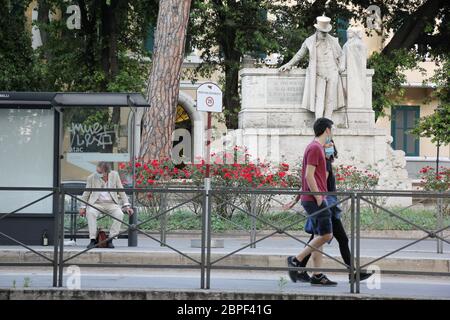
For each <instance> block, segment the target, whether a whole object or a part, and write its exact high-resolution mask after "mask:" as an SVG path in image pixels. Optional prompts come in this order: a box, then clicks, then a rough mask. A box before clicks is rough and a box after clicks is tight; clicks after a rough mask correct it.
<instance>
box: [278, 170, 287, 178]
mask: <svg viewBox="0 0 450 320" xmlns="http://www.w3.org/2000/svg"><path fill="white" fill-rule="evenodd" d="M278 176H279V177H280V178H284V177H285V176H286V172H284V171H281V172H278Z"/></svg>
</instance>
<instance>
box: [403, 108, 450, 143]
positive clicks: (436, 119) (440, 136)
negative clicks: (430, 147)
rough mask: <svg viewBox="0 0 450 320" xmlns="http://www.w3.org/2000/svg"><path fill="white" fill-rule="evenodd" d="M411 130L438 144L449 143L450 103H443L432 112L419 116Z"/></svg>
mask: <svg viewBox="0 0 450 320" xmlns="http://www.w3.org/2000/svg"><path fill="white" fill-rule="evenodd" d="M411 132H412V133H414V134H416V135H418V136H420V137H427V138H431V141H432V142H433V143H439V144H440V145H447V144H448V143H450V104H446V105H443V106H441V107H440V108H439V109H437V111H435V112H434V113H433V114H431V115H429V116H426V117H423V118H421V119H420V121H419V123H418V125H417V126H416V127H415V128H414V129H413V130H412V131H411Z"/></svg>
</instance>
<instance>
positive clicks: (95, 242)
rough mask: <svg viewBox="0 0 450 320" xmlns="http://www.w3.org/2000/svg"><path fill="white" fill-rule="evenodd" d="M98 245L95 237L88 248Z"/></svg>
mask: <svg viewBox="0 0 450 320" xmlns="http://www.w3.org/2000/svg"><path fill="white" fill-rule="evenodd" d="M96 245H97V241H96V240H95V239H91V242H89V244H88V245H87V248H88V249H92V248H95V246H96Z"/></svg>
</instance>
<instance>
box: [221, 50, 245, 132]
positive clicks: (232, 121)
mask: <svg viewBox="0 0 450 320" xmlns="http://www.w3.org/2000/svg"><path fill="white" fill-rule="evenodd" d="M227 60H228V61H227V62H226V64H225V93H224V95H223V105H224V109H225V124H226V126H227V128H228V129H237V127H238V113H239V110H240V109H241V106H240V100H239V66H240V55H239V54H238V55H237V56H233V57H230V58H228V59H227Z"/></svg>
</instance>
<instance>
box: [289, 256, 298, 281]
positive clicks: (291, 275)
mask: <svg viewBox="0 0 450 320" xmlns="http://www.w3.org/2000/svg"><path fill="white" fill-rule="evenodd" d="M294 259H295V257H294V256H290V257H288V258H287V265H288V267H289V268H297V267H298V264H297V262H296V260H297V259H296V260H295V261H294ZM288 274H289V278H291V281H292V282H297V280H299V279H298V271H295V270H289V271H288Z"/></svg>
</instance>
